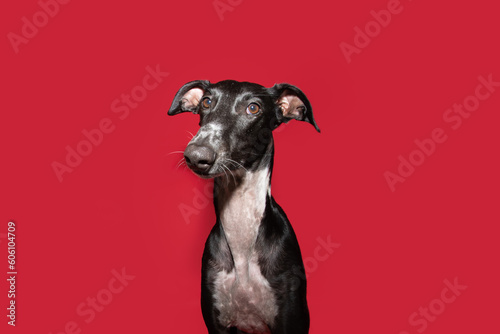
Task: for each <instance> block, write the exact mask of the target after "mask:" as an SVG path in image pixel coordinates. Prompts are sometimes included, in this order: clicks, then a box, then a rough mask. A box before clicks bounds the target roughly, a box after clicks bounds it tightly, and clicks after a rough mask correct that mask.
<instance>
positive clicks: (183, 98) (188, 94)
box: [168, 80, 210, 116]
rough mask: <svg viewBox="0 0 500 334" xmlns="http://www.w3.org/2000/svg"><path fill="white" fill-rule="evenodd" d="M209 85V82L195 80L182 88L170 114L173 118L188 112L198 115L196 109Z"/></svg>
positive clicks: (169, 111) (176, 95) (171, 107)
mask: <svg viewBox="0 0 500 334" xmlns="http://www.w3.org/2000/svg"><path fill="white" fill-rule="evenodd" d="M209 85H210V82H209V81H207V80H195V81H191V82H188V83H187V84H185V85H184V86H182V87H181V89H179V91H178V92H177V94H175V97H174V100H173V101H172V105H171V106H170V109H169V110H168V114H169V115H170V116H172V115H177V114H180V113H181V112H186V111H189V112H192V113H196V107H197V106H198V103H200V99H201V97H202V96H203V94H204V93H205V89H207V87H208V86H209Z"/></svg>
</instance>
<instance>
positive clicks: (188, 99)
mask: <svg viewBox="0 0 500 334" xmlns="http://www.w3.org/2000/svg"><path fill="white" fill-rule="evenodd" d="M202 96H203V89H201V88H191V89H190V90H189V91H188V92H187V93H186V94H184V96H183V97H182V107H183V108H185V109H191V108H193V107H196V106H197V105H198V103H200V99H201V97H202Z"/></svg>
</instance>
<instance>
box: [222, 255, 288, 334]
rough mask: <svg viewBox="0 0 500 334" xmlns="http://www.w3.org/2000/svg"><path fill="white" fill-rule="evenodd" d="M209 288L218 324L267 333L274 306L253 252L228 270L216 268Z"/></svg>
mask: <svg viewBox="0 0 500 334" xmlns="http://www.w3.org/2000/svg"><path fill="white" fill-rule="evenodd" d="M213 291H214V299H215V307H216V308H217V309H218V311H219V321H220V323H221V324H222V325H224V326H226V327H237V328H239V329H240V330H242V331H244V332H246V333H269V328H268V325H272V324H273V322H274V318H275V317H276V315H277V314H278V307H277V303H276V298H275V296H274V294H273V291H272V288H271V286H270V285H269V282H268V281H267V280H266V279H265V278H264V277H263V275H262V273H261V272H260V268H259V265H258V263H257V258H256V256H254V257H252V258H251V259H250V261H248V262H246V263H242V264H240V265H236V266H235V267H234V268H233V270H231V271H230V272H229V273H228V272H225V271H221V272H219V273H218V274H217V275H216V279H215V281H214V290H213Z"/></svg>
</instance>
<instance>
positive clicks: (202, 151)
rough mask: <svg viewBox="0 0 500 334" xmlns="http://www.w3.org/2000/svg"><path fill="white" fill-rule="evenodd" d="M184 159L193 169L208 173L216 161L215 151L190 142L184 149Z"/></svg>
mask: <svg viewBox="0 0 500 334" xmlns="http://www.w3.org/2000/svg"><path fill="white" fill-rule="evenodd" d="M184 159H186V163H187V165H188V167H189V168H191V169H192V170H193V171H195V172H201V173H206V172H208V170H209V169H210V167H212V166H213V164H214V162H215V151H214V150H212V149H211V148H209V147H207V146H200V145H196V144H190V145H188V146H187V147H186V150H185V151H184Z"/></svg>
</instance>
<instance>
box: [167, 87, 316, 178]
mask: <svg viewBox="0 0 500 334" xmlns="http://www.w3.org/2000/svg"><path fill="white" fill-rule="evenodd" d="M186 111H190V112H192V113H194V114H198V115H199V116H200V129H199V131H198V133H197V134H196V136H194V137H193V139H192V140H191V141H190V142H189V144H188V146H187V147H186V150H185V152H184V157H185V159H186V163H187V165H188V167H189V168H190V169H191V170H193V171H194V172H195V173H196V174H198V175H199V176H202V177H216V176H220V175H224V174H225V173H227V172H234V171H241V170H247V171H248V170H253V169H255V168H257V166H256V162H258V161H261V160H262V159H263V158H264V157H265V156H266V155H270V154H269V153H272V152H268V151H269V147H271V143H272V131H273V130H274V129H276V128H277V127H278V126H279V125H280V124H281V123H286V122H288V121H289V120H290V119H297V120H301V121H305V122H308V123H310V124H312V125H313V126H314V127H315V128H316V130H317V131H318V132H319V128H318V126H317V125H316V122H315V121H314V117H313V114H312V108H311V105H310V103H309V101H308V99H307V98H306V96H305V95H304V93H302V91H301V90H300V89H298V88H297V87H295V86H292V85H289V84H277V85H274V86H273V87H271V88H266V87H263V86H261V85H258V84H255V83H249V82H237V81H232V80H225V81H221V82H218V83H215V84H211V83H210V82H208V81H204V80H198V81H192V82H189V83H187V84H185V85H184V86H183V87H182V88H181V89H180V90H179V91H178V92H177V94H176V96H175V98H174V101H173V102H172V106H171V107H170V110H169V111H168V114H169V115H176V114H179V113H182V112H186ZM269 159H270V157H269Z"/></svg>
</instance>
